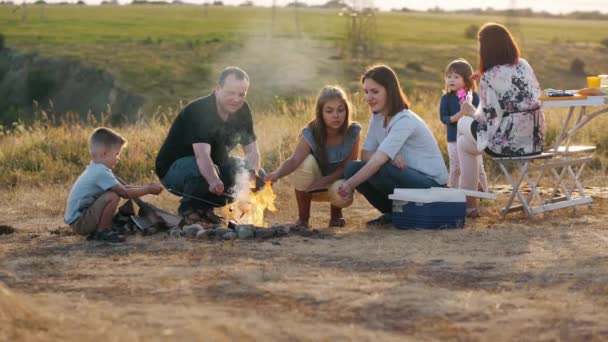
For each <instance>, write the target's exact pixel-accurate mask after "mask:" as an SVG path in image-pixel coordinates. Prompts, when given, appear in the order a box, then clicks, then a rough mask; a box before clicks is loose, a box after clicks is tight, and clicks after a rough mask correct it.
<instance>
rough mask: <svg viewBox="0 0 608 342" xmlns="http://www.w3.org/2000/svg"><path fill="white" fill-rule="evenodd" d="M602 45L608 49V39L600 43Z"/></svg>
mask: <svg viewBox="0 0 608 342" xmlns="http://www.w3.org/2000/svg"><path fill="white" fill-rule="evenodd" d="M600 44H602V45H604V46H605V47H607V48H608V38H604V39H602V41H601V42H600Z"/></svg>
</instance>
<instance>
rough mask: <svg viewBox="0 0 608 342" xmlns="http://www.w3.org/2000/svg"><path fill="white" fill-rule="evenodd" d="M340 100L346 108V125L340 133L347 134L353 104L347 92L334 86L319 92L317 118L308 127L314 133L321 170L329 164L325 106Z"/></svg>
mask: <svg viewBox="0 0 608 342" xmlns="http://www.w3.org/2000/svg"><path fill="white" fill-rule="evenodd" d="M334 99H340V100H341V101H342V102H343V103H344V106H345V107H346V117H345V118H344V123H343V124H342V126H341V127H340V130H339V131H340V133H341V134H343V135H344V134H345V133H346V130H347V129H348V128H349V127H350V125H351V118H350V112H351V104H350V102H349V101H348V97H347V96H346V92H344V90H342V88H340V87H338V86H333V85H327V86H325V87H323V89H321V91H320V92H319V96H317V104H316V106H315V118H314V119H313V120H312V121H310V122H309V123H308V125H307V127H308V128H309V129H310V130H311V131H312V135H313V138H314V140H315V143H316V151H315V152H316V153H315V154H316V155H317V157H318V159H319V160H318V161H319V166H320V167H321V170H323V169H325V167H326V166H327V164H328V161H327V156H326V153H325V149H326V145H327V125H326V124H325V120H323V107H324V106H325V104H326V103H327V102H329V101H331V100H334Z"/></svg>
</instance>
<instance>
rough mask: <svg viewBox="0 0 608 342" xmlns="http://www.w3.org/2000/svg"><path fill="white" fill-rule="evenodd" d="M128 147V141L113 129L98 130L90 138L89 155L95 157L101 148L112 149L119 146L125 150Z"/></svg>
mask: <svg viewBox="0 0 608 342" xmlns="http://www.w3.org/2000/svg"><path fill="white" fill-rule="evenodd" d="M126 145H127V139H125V138H124V137H123V136H122V135H120V134H119V133H118V132H116V131H115V130H113V129H111V128H107V127H99V128H96V129H95V130H94V131H93V133H92V134H91V137H90V138H89V153H91V156H94V155H95V154H96V153H97V152H98V150H99V148H102V147H105V148H112V147H115V146H119V147H120V148H123V147H125V146H126Z"/></svg>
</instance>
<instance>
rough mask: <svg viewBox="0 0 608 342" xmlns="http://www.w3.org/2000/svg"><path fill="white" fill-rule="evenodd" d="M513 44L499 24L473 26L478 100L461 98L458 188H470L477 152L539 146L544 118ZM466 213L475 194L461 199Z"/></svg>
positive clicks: (526, 151) (523, 151) (531, 150)
mask: <svg viewBox="0 0 608 342" xmlns="http://www.w3.org/2000/svg"><path fill="white" fill-rule="evenodd" d="M519 55H520V53H519V48H518V47H517V44H516V43H515V41H514V40H513V37H512V36H511V33H510V32H509V31H508V30H507V29H506V28H505V27H504V26H502V25H499V24H494V23H489V24H486V25H484V26H483V27H482V28H481V29H480V30H479V66H478V68H479V72H480V74H481V80H480V82H479V96H480V103H479V106H478V107H477V110H475V108H474V107H473V106H472V105H470V104H468V103H466V102H464V103H463V104H461V109H462V112H463V113H464V114H465V115H468V117H465V118H463V119H461V120H460V121H459V122H458V139H457V140H458V157H459V158H460V162H461V174H460V187H461V188H463V189H468V190H476V189H477V183H478V175H479V163H480V161H481V154H482V153H484V152H485V153H486V154H488V155H490V156H492V157H500V156H511V157H514V156H527V155H534V154H539V153H541V152H542V149H543V146H544V136H545V116H544V114H543V111H542V109H541V107H540V99H539V98H540V95H541V89H540V85H539V84H538V80H537V79H536V76H535V75H534V71H533V70H532V68H531V67H530V65H529V64H528V62H526V60H524V59H522V58H520V57H519ZM467 215H468V216H469V217H477V216H479V203H478V200H477V199H476V198H472V197H468V198H467Z"/></svg>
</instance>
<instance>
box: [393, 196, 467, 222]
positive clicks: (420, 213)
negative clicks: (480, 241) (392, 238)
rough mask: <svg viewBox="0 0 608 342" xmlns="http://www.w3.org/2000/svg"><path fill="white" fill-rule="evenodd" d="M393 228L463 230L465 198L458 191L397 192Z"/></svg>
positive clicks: (394, 197) (394, 202)
mask: <svg viewBox="0 0 608 342" xmlns="http://www.w3.org/2000/svg"><path fill="white" fill-rule="evenodd" d="M389 198H390V199H392V200H393V224H394V225H395V226H396V227H397V228H404V229H406V228H422V229H441V228H462V227H464V222H465V217H466V196H465V193H464V192H463V191H461V190H459V189H448V188H430V189H395V192H394V193H393V194H392V195H389Z"/></svg>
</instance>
